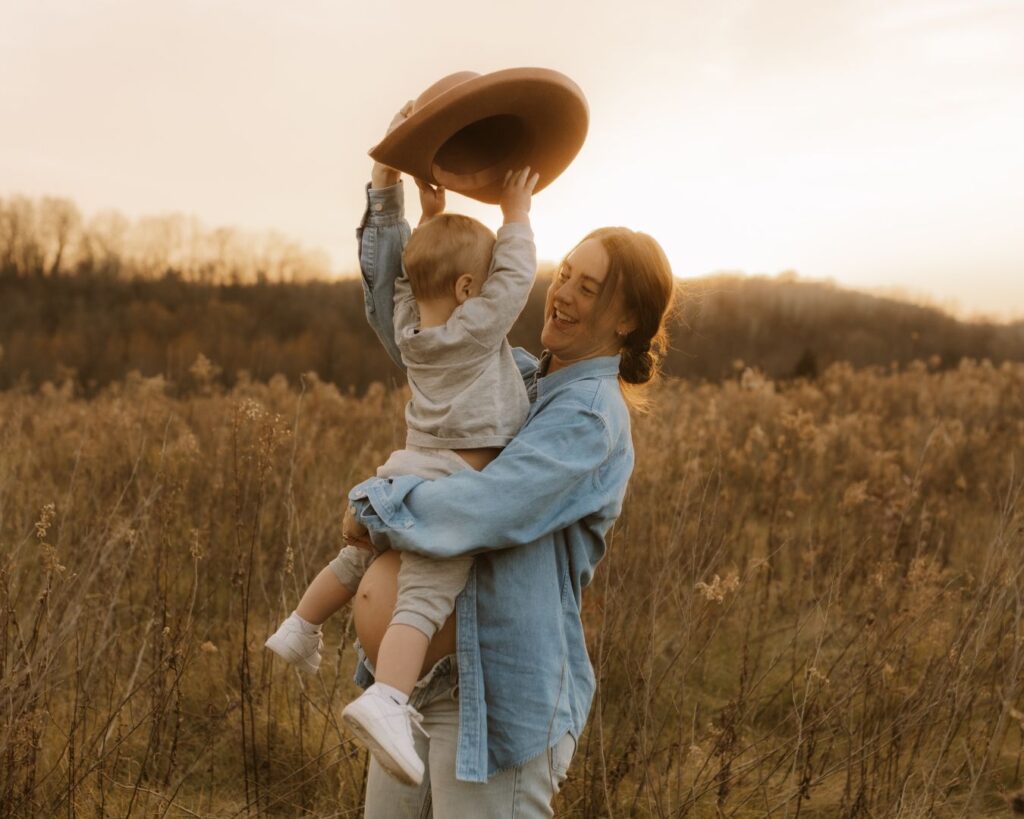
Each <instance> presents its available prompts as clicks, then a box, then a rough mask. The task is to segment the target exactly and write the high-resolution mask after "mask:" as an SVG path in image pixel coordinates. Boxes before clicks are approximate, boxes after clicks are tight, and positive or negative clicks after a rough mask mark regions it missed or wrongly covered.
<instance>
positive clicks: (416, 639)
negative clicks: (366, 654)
mask: <svg viewBox="0 0 1024 819" xmlns="http://www.w3.org/2000/svg"><path fill="white" fill-rule="evenodd" d="M429 643H430V638H428V637H427V635H426V634H424V633H423V632H422V631H420V630H419V629H418V628H415V627H414V626H407V625H404V624H402V623H392V624H391V625H390V626H388V630H387V631H386V632H384V639H383V640H381V643H380V651H379V652H378V653H377V663H376V665H375V668H376V672H377V673H376V676H375V678H374V679H375V680H376V681H377V682H379V683H383V684H384V685H390V686H391V687H392V688H397V689H398V690H399V691H401V692H402V693H403V694H411V693H412V689H413V687H414V686H415V685H416V681H417V680H418V679H419V678H420V671H421V670H422V668H423V658H424V657H426V656H427V646H428V645H429Z"/></svg>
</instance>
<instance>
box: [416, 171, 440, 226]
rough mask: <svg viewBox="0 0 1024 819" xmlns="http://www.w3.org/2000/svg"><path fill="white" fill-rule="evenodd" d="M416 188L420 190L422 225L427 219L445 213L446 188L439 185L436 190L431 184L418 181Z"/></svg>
mask: <svg viewBox="0 0 1024 819" xmlns="http://www.w3.org/2000/svg"><path fill="white" fill-rule="evenodd" d="M416 187H417V188H419V189H420V207H421V208H422V209H423V213H422V215H421V216H420V224H421V225H422V224H423V223H424V222H426V221H427V219H432V218H433V217H435V216H437V214H439V213H444V186H443V185H438V186H437V187H436V188H435V187H432V186H431V184H430V183H429V182H427V181H425V180H423V179H417V180H416Z"/></svg>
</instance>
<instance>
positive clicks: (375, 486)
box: [348, 475, 424, 545]
mask: <svg viewBox="0 0 1024 819" xmlns="http://www.w3.org/2000/svg"><path fill="white" fill-rule="evenodd" d="M423 480H424V479H423V478H420V477H418V476H416V475H399V476H398V477H396V478H368V479H367V480H365V481H363V482H362V483H359V484H356V485H355V486H353V487H352V489H351V491H350V492H349V493H348V500H349V503H350V504H351V505H352V508H353V509H354V510H355V513H356V517H357V518H358V519H359V522H360V523H362V524H363V526H365V527H366V528H367V529H368V530H369V531H370V533H371V540H373V542H374V545H376V544H377V541H376V539H374V538H373V537H372V535H373V533H374V532H375V531H376V532H380V531H382V530H385V529H410V528H412V525H413V521H412V518H411V517H410V515H409V513H408V512H407V511H406V510H405V509H404V501H405V496H406V495H407V494H408V493H409V492H410V491H411V490H412V489H413V487H415V486H417V485H418V484H421V483H423Z"/></svg>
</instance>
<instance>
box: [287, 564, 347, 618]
mask: <svg viewBox="0 0 1024 819" xmlns="http://www.w3.org/2000/svg"><path fill="white" fill-rule="evenodd" d="M351 599H352V592H351V591H350V590H349V589H348V588H347V587H346V586H344V585H342V582H341V581H340V580H338V575H336V574H335V573H334V570H333V569H331V567H330V566H325V567H324V568H323V569H321V570H320V574H318V575H317V576H316V577H314V578H313V582H312V583H310V584H309V588H307V589H306V593H305V594H303V595H302V599H301V600H300V601H299V605H297V606H296V607H295V613H296V614H298V615H299V617H301V618H302V619H303V620H306V621H307V622H309V623H313V624H314V625H317V626H320V625H323V624H324V622H326V620H327V618H328V617H330V616H331V615H332V614H334V613H335V612H336V611H338V610H339V609H340V608H341V607H342V606H344V605H345V604H346V603H347V602H348V601H349V600H351Z"/></svg>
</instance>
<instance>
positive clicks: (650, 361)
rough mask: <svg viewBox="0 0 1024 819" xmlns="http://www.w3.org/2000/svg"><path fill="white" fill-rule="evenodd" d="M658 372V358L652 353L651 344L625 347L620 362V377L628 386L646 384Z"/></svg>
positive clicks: (645, 343)
mask: <svg viewBox="0 0 1024 819" xmlns="http://www.w3.org/2000/svg"><path fill="white" fill-rule="evenodd" d="M656 371H657V358H656V357H655V356H654V354H653V353H652V352H651V343H650V342H649V341H647V342H644V343H643V344H641V345H639V346H629V347H623V349H622V360H621V361H620V362H619V375H620V376H621V377H622V380H623V381H625V382H626V383H627V384H646V383H647V382H648V381H650V380H651V379H652V378H654V374H655V372H656Z"/></svg>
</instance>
